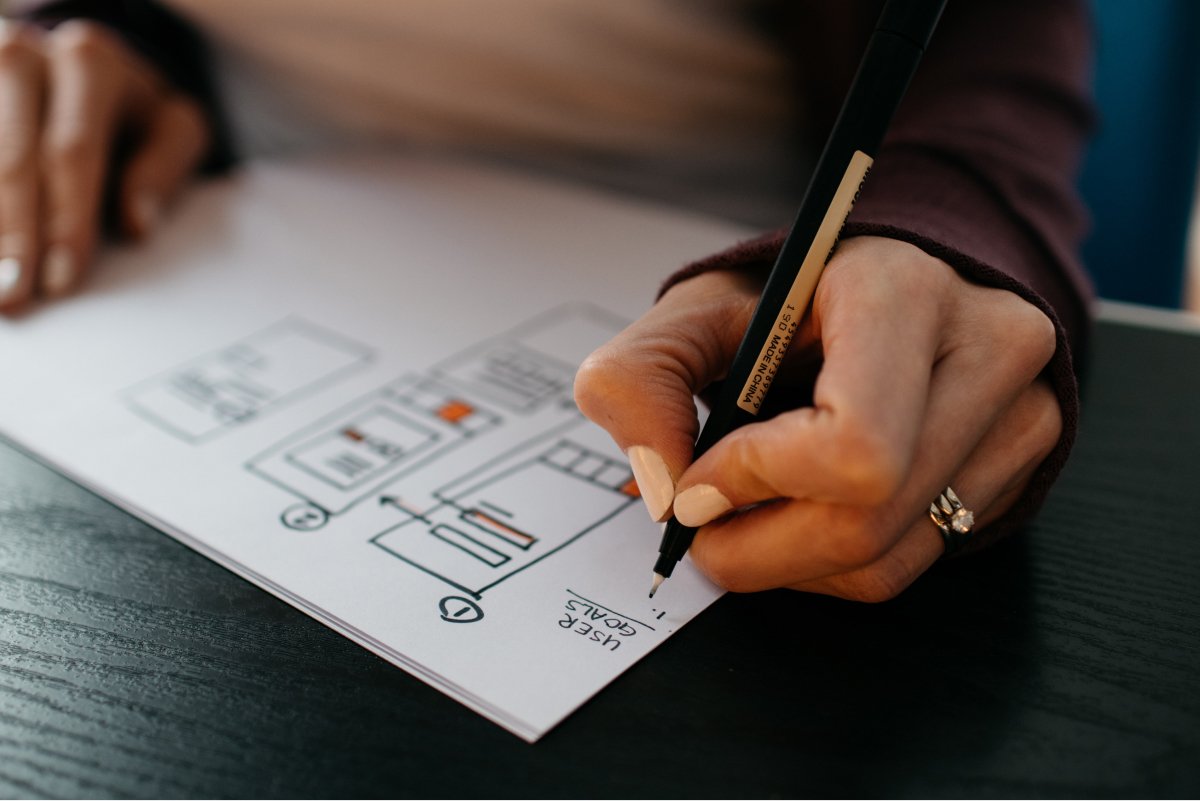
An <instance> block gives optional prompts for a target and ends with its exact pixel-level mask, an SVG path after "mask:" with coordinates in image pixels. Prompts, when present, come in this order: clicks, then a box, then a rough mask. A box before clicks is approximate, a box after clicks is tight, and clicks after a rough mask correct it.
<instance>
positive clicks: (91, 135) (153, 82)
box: [0, 21, 209, 312]
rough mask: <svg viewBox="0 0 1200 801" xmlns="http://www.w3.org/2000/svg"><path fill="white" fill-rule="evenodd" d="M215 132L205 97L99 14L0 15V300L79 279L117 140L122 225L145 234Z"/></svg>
mask: <svg viewBox="0 0 1200 801" xmlns="http://www.w3.org/2000/svg"><path fill="white" fill-rule="evenodd" d="M208 140H209V128H208V123H207V121H206V120H205V118H204V115H203V112H202V111H201V109H200V107H199V105H198V104H196V103H195V102H194V101H193V100H191V99H189V98H186V97H183V96H181V95H179V94H176V93H173V92H172V91H171V90H170V89H169V87H168V86H167V84H166V83H165V81H164V80H163V79H162V78H161V76H160V75H159V74H158V72H157V71H156V70H155V69H154V68H153V67H151V66H150V65H149V64H148V63H147V62H145V61H144V60H143V59H142V58H141V57H139V56H138V55H137V54H135V53H133V52H132V51H131V50H130V49H129V48H128V47H126V46H125V44H124V43H123V42H122V41H121V40H120V39H119V38H118V37H117V36H116V35H115V34H113V33H111V32H110V31H108V30H107V29H105V28H103V27H102V26H100V25H96V24H93V23H89V22H82V21H78V22H76V21H72V22H67V23H64V24H63V25H60V26H59V27H58V28H56V29H54V30H53V31H50V32H44V31H41V30H40V29H36V28H33V27H29V26H24V25H20V24H16V23H11V22H8V23H3V22H0V312H11V311H14V310H17V309H19V308H20V307H21V306H23V305H24V304H26V303H27V302H28V301H29V300H30V299H32V298H34V297H36V296H39V295H42V296H48V297H54V296H59V295H64V294H66V293H68V292H70V291H72V290H73V289H75V288H76V287H77V286H79V285H80V283H81V282H82V281H83V280H84V278H85V276H86V273H87V270H88V267H89V265H90V263H91V260H92V255H93V253H94V251H95V248H96V244H97V240H98V238H99V233H100V226H101V214H102V211H103V209H102V204H103V201H104V195H105V187H106V184H107V182H108V181H109V180H110V175H109V171H110V169H111V166H112V163H113V154H114V149H115V148H116V147H117V146H118V144H121V145H123V146H124V145H128V146H129V149H130V154H129V157H128V159H126V160H124V161H123V164H122V166H121V173H120V174H119V175H116V176H111V179H112V180H113V182H114V184H115V190H116V192H115V194H116V203H117V208H116V209H115V212H116V218H117V221H118V226H119V228H120V230H121V232H122V233H124V234H125V235H128V236H132V237H142V236H145V235H146V234H147V233H149V231H150V230H151V229H152V228H153V226H154V224H155V221H156V220H157V218H158V216H159V212H160V210H161V209H162V208H163V205H164V204H165V203H166V202H167V201H168V200H169V199H170V198H171V197H172V196H173V195H174V193H175V192H176V191H177V190H178V189H179V187H180V186H181V185H182V184H183V182H184V180H185V179H186V178H187V176H188V175H189V174H190V173H191V172H192V170H193V168H194V167H195V165H196V163H197V162H198V161H199V159H200V157H201V156H202V155H203V153H204V152H205V149H206V148H207V145H208Z"/></svg>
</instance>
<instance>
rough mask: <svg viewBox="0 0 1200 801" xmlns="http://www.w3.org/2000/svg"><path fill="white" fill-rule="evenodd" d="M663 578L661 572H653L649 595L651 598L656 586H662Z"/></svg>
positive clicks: (656, 588) (656, 590)
mask: <svg viewBox="0 0 1200 801" xmlns="http://www.w3.org/2000/svg"><path fill="white" fill-rule="evenodd" d="M665 578H666V577H665V576H663V575H662V574H661V573H655V574H654V584H653V585H651V587H650V597H651V598H653V597H654V593H656V592H658V588H659V587H661V586H662V583H663V581H664V580H665Z"/></svg>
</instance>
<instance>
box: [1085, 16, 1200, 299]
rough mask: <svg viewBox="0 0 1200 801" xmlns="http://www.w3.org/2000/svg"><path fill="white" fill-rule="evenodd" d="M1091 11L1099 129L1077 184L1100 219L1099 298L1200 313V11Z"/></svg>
mask: <svg viewBox="0 0 1200 801" xmlns="http://www.w3.org/2000/svg"><path fill="white" fill-rule="evenodd" d="M1093 6H1094V9H1095V22H1096V37H1097V53H1096V98H1097V102H1098V105H1099V107H1100V127H1099V129H1098V132H1097V136H1096V139H1095V141H1094V143H1093V145H1092V147H1091V149H1090V151H1089V153H1088V157H1087V161H1086V162H1085V165H1084V171H1083V175H1082V178H1081V184H1080V185H1081V187H1082V190H1083V193H1084V196H1085V198H1086V199H1087V202H1088V205H1089V206H1090V208H1091V211H1092V217H1093V224H1092V233H1091V235H1090V237H1089V239H1088V241H1087V242H1086V244H1085V246H1084V260H1085V262H1086V263H1087V265H1088V269H1089V270H1090V272H1091V273H1092V276H1093V277H1094V279H1095V281H1096V286H1097V288H1098V290H1099V293H1100V295H1101V297H1104V298H1109V299H1113V300H1124V301H1130V302H1135V303H1145V304H1150V305H1154V306H1163V307H1168V308H1177V307H1181V306H1186V307H1189V308H1191V309H1192V310H1193V311H1200V212H1198V211H1197V210H1196V204H1195V195H1196V186H1197V179H1198V175H1197V153H1198V152H1200V57H1198V56H1197V52H1198V51H1197V44H1200V3H1197V2H1196V0H1139V2H1130V0H1093ZM1189 227H1190V229H1191V232H1190V235H1189Z"/></svg>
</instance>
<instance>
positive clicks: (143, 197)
mask: <svg viewBox="0 0 1200 801" xmlns="http://www.w3.org/2000/svg"><path fill="white" fill-rule="evenodd" d="M133 216H134V217H135V218H136V221H137V227H138V233H140V234H148V233H150V232H151V231H153V230H154V228H155V226H157V225H158V219H159V217H161V216H162V204H161V203H159V202H158V198H157V197H155V196H154V195H152V194H151V193H149V192H140V193H139V194H138V196H137V197H136V198H134V201H133Z"/></svg>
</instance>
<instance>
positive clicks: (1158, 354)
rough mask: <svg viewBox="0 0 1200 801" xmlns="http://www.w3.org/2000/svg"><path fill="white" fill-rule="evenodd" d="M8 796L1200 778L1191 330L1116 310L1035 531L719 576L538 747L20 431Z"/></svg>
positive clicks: (1178, 789) (2, 747)
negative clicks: (913, 579)
mask: <svg viewBox="0 0 1200 801" xmlns="http://www.w3.org/2000/svg"><path fill="white" fill-rule="evenodd" d="M0 794H3V795H9V796H402V797H427V796H456V797H461V796H488V797H531V796H534V797H536V796H586V797H597V796H621V797H632V798H640V797H650V798H660V797H679V796H689V797H721V798H724V797H746V796H753V797H773V796H807V795H821V796H830V795H833V796H838V795H860V796H1195V795H1197V794H1200V336H1198V335H1196V334H1189V333H1173V332H1170V331H1164V330H1150V329H1144V328H1138V327H1131V326H1127V325H1123V324H1117V323H1113V322H1108V323H1105V324H1103V325H1102V326H1101V327H1100V329H1099V332H1098V335H1097V338H1096V342H1095V358H1094V362H1093V364H1092V368H1091V372H1090V375H1089V380H1088V383H1087V398H1086V408H1085V420H1084V429H1083V433H1082V436H1081V439H1080V441H1079V444H1078V448H1077V450H1076V453H1075V456H1074V458H1073V460H1072V462H1071V464H1070V466H1069V468H1068V470H1067V472H1066V474H1065V475H1064V476H1063V478H1062V480H1061V482H1060V483H1059V485H1058V486H1057V487H1056V488H1055V491H1054V494H1053V496H1052V498H1051V500H1050V502H1049V504H1048V506H1047V507H1046V509H1045V510H1044V513H1043V514H1042V515H1041V517H1040V518H1039V519H1038V521H1037V523H1036V524H1035V525H1034V526H1033V527H1032V530H1031V531H1030V532H1029V533H1028V535H1027V536H1023V537H1020V538H1017V539H1015V540H1013V541H1010V542H1008V543H1006V544H1004V545H1001V546H999V547H998V548H996V549H994V550H993V551H991V552H989V553H986V554H984V555H981V556H979V557H974V558H971V559H965V560H961V561H960V562H959V563H957V564H950V565H946V566H943V567H940V568H938V569H936V570H934V571H933V572H932V573H931V574H930V575H928V576H926V577H924V578H923V579H922V580H921V581H920V582H918V584H917V585H916V586H915V587H913V588H912V589H911V590H910V591H909V592H907V593H905V594H904V595H903V596H902V597H901V598H899V599H898V600H896V601H893V602H891V603H887V604H882V605H878V606H862V605H855V604H850V603H843V602H839V601H835V600H831V599H827V598H820V597H811V596H805V595H800V594H796V593H790V592H774V593H763V594H759V595H753V596H727V597H726V598H724V599H722V600H721V601H720V602H718V603H717V604H716V605H715V606H714V607H713V608H712V609H711V610H710V611H708V612H706V613H705V614H703V615H702V616H701V617H700V618H698V619H697V620H696V621H695V622H693V623H692V624H690V625H689V626H688V627H687V628H686V629H684V630H683V631H682V632H681V633H680V634H679V635H677V636H676V637H674V638H673V639H672V640H671V641H670V642H668V643H667V644H665V645H664V646H663V647H662V648H660V649H658V650H657V651H655V652H654V653H653V654H651V655H650V656H649V657H648V658H646V659H645V660H643V661H642V663H641V664H639V665H637V666H636V667H635V668H634V669H632V670H630V671H629V672H628V673H626V674H625V675H623V676H621V677H620V678H619V679H618V680H617V681H616V682H615V683H614V684H613V685H612V686H611V687H609V688H608V689H607V690H605V691H604V692H602V693H601V694H600V695H599V696H598V697H597V698H595V699H594V700H593V701H592V702H591V703H589V704H587V705H586V706H585V707H584V708H583V709H581V710H580V711H579V712H577V713H576V714H574V715H572V716H571V717H570V718H569V719H568V720H567V721H566V722H565V723H563V724H562V725H561V726H560V727H559V728H557V729H556V730H554V731H553V732H551V733H550V734H549V735H548V736H547V737H546V738H545V739H544V740H542V741H541V742H540V743H538V744H536V745H527V744H525V743H524V742H522V741H521V740H519V739H517V738H516V737H514V736H513V735H511V734H508V733H507V732H505V731H503V730H502V729H500V728H498V727H497V726H495V725H493V724H491V723H489V722H487V721H485V720H484V719H482V718H480V717H478V716H477V715H475V714H473V713H472V712H469V711H468V710H466V709H465V708H463V707H461V706H459V705H458V704H457V703H455V702H454V701H452V700H450V699H448V698H445V697H443V696H442V695H440V694H439V693H438V692H436V691H435V690H432V689H430V688H428V687H426V686H425V685H424V684H422V683H420V682H419V681H417V680H416V679H413V678H411V677H409V676H408V675H406V674H404V673H402V672H401V671H399V670H397V669H395V668H392V667H390V666H389V665H387V664H386V663H384V662H382V661H381V660H379V659H377V658H376V657H374V656H372V655H371V654H369V653H367V652H366V651H363V650H361V649H359V648H358V647H356V646H355V645H353V644H351V643H350V642H349V641H348V640H344V639H342V638H341V637H340V636H338V635H336V634H334V633H333V632H332V631H330V630H328V629H326V628H324V627H323V626H321V625H320V624H318V623H316V622H315V621H313V620H310V619H309V618H307V617H305V616H304V615H302V614H301V613H300V612H297V611H295V610H294V609H292V608H290V607H288V606H286V605H285V604H284V603H282V602H281V601H278V600H276V599H275V598H273V597H271V596H269V595H267V594H266V593H264V592H262V591H260V590H258V589H256V588H255V587H253V586H251V585H249V584H247V583H246V582H244V581H242V580H240V579H238V578H236V577H235V576H233V575H232V574H230V573H227V572H226V571H224V570H223V569H222V568H220V567H217V566H216V565H215V564H213V563H211V562H209V561H207V560H206V559H204V558H203V557H201V556H199V555H198V554H196V553H193V552H192V551H190V550H188V549H187V548H185V547H184V546H182V545H179V544H178V543H176V542H174V541H173V540H171V539H170V538H168V537H167V536H165V535H163V534H160V533H158V532H156V531H155V530H153V529H151V528H149V527H148V526H146V525H144V524H142V523H140V522H138V521H136V520H134V519H133V518H131V517H129V516H128V515H126V514H124V513H123V512H121V511H119V510H117V509H115V508H113V507H112V506H109V505H108V504H107V503H105V502H104V501H101V500H99V499H98V498H96V497H95V496H93V495H91V494H89V493H88V492H86V491H84V490H82V489H80V488H78V487H76V486H75V485H74V484H72V483H70V482H69V481H67V480H65V479H63V478H61V477H59V476H58V475H56V474H55V473H53V472H51V471H50V470H48V469H46V468H44V467H42V466H40V465H39V464H37V463H36V462H34V461H32V460H30V459H29V458H27V457H26V456H24V455H22V454H20V453H18V452H16V451H14V450H13V449H11V448H9V447H4V446H0Z"/></svg>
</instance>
